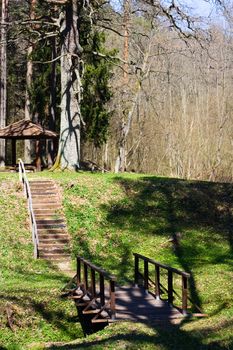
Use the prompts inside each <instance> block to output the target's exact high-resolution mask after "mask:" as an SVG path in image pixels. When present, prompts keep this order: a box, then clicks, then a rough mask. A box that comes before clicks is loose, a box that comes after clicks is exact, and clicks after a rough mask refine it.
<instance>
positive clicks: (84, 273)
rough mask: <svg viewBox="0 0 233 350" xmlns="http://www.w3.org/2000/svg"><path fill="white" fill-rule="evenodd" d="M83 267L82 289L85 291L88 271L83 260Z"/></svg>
mask: <svg viewBox="0 0 233 350" xmlns="http://www.w3.org/2000/svg"><path fill="white" fill-rule="evenodd" d="M83 268H84V270H83V277H84V280H83V283H84V289H85V291H86V290H87V289H88V271H87V265H86V264H85V262H84V264H83Z"/></svg>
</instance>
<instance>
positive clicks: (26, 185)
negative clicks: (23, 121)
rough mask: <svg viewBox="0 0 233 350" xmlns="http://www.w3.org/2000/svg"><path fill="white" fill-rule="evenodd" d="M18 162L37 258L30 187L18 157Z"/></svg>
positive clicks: (37, 240) (36, 237) (35, 251)
mask: <svg viewBox="0 0 233 350" xmlns="http://www.w3.org/2000/svg"><path fill="white" fill-rule="evenodd" d="M18 163H19V180H20V182H22V184H23V188H24V193H25V196H26V197H27V201H28V212H29V217H30V226H31V231H32V242H33V245H34V258H35V259H37V258H38V257H39V251H38V246H39V238H38V232H37V224H36V219H35V215H34V212H33V207H32V195H31V189H30V185H29V182H28V179H27V175H26V171H25V167H24V163H23V161H22V159H18Z"/></svg>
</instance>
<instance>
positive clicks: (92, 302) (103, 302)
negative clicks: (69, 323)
mask: <svg viewBox="0 0 233 350" xmlns="http://www.w3.org/2000/svg"><path fill="white" fill-rule="evenodd" d="M115 281H116V277H115V276H113V275H110V274H108V273H107V272H106V271H105V270H103V269H101V268H100V267H98V266H95V265H94V264H92V263H91V262H89V261H88V260H86V259H84V258H82V257H81V256H77V274H76V283H77V286H78V287H80V289H81V290H82V295H81V297H79V296H77V299H79V300H80V302H77V305H84V306H85V308H84V309H83V310H82V313H83V314H91V313H96V316H95V317H94V318H93V319H92V322H93V323H97V322H106V321H109V318H107V317H105V316H103V312H105V313H107V315H108V316H109V317H110V320H114V319H115V316H116V309H115ZM85 297H87V299H89V300H88V301H86V302H85ZM73 298H74V299H76V297H75V295H74V296H73Z"/></svg>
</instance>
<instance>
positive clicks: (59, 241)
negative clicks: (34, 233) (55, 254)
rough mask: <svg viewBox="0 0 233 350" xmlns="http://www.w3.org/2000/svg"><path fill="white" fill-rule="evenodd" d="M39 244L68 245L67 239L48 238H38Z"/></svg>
mask: <svg viewBox="0 0 233 350" xmlns="http://www.w3.org/2000/svg"><path fill="white" fill-rule="evenodd" d="M39 243H40V245H41V244H69V243H70V240H69V238H68V237H67V238H48V237H39Z"/></svg>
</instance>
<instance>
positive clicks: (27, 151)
mask: <svg viewBox="0 0 233 350" xmlns="http://www.w3.org/2000/svg"><path fill="white" fill-rule="evenodd" d="M36 1H37V0H31V4H30V20H31V21H33V20H34V19H35V8H36ZM32 52H33V45H32V44H31V45H30V46H29V48H28V52H27V72H26V93H25V116H24V118H25V120H32V114H31V101H30V94H29V90H30V88H31V85H32V76H33V63H32V59H31V54H32ZM32 144H33V142H32V141H31V140H25V142H24V160H25V163H31V161H32V157H31V154H32Z"/></svg>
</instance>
